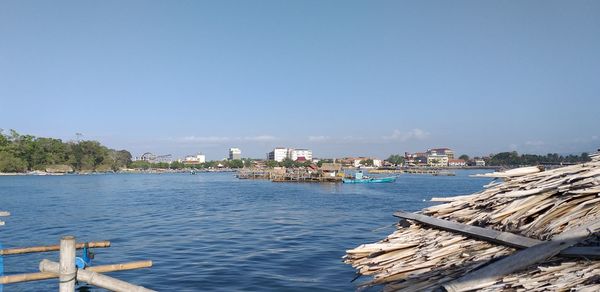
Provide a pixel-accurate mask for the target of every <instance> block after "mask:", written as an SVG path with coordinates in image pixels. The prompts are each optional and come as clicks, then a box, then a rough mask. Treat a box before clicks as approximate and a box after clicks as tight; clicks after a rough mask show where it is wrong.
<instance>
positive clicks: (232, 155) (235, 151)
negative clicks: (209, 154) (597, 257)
mask: <svg viewBox="0 0 600 292" xmlns="http://www.w3.org/2000/svg"><path fill="white" fill-rule="evenodd" d="M236 159H242V150H240V149H239V148H229V160H236Z"/></svg>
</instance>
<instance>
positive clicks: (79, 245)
mask: <svg viewBox="0 0 600 292" xmlns="http://www.w3.org/2000/svg"><path fill="white" fill-rule="evenodd" d="M86 245H87V247H90V248H101V247H110V241H107V240H105V241H92V242H81V243H77V244H76V245H75V248H76V249H82V248H84V247H85V246H86ZM57 250H60V245H44V246H32V247H20V248H7V249H2V250H0V255H11V254H24V253H33V252H47V251H57Z"/></svg>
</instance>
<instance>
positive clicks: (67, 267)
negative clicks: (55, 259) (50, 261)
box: [56, 236, 77, 292]
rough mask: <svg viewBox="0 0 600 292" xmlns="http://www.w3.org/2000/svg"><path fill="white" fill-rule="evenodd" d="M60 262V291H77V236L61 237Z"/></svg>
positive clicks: (58, 272)
mask: <svg viewBox="0 0 600 292" xmlns="http://www.w3.org/2000/svg"><path fill="white" fill-rule="evenodd" d="M59 258H60V264H59V265H58V266H57V269H56V273H57V274H59V279H60V282H59V284H58V291H59V292H75V280H76V279H77V268H76V267H75V237H74V236H63V238H61V239H60V256H59Z"/></svg>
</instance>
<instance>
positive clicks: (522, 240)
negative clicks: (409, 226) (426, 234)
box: [394, 211, 541, 248]
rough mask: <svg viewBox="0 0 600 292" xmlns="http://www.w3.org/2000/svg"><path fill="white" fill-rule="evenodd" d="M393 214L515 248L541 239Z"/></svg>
mask: <svg viewBox="0 0 600 292" xmlns="http://www.w3.org/2000/svg"><path fill="white" fill-rule="evenodd" d="M394 216H396V217H399V218H404V219H410V220H413V221H417V222H419V223H422V224H425V225H429V226H432V227H435V228H437V229H442V230H446V231H452V232H457V233H460V234H465V235H468V236H471V237H475V238H478V239H483V240H485V241H491V242H494V243H498V244H502V245H507V246H511V247H516V248H527V247H530V246H534V245H536V244H539V243H540V242H541V241H539V240H537V239H534V238H529V237H526V236H522V235H517V234H514V233H510V232H502V231H498V230H493V229H489V228H483V227H478V226H473V225H468V224H463V223H458V222H453V221H449V220H444V219H439V218H434V217H431V216H427V215H422V214H415V213H410V212H405V211H397V212H396V213H394Z"/></svg>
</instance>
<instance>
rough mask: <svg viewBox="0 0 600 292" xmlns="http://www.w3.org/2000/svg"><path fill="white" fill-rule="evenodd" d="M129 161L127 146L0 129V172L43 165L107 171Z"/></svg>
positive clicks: (40, 167)
mask: <svg viewBox="0 0 600 292" xmlns="http://www.w3.org/2000/svg"><path fill="white" fill-rule="evenodd" d="M129 163H131V154H130V153H129V151H127V150H114V149H109V148H107V147H106V146H103V145H101V144H100V143H99V142H97V141H68V142H63V141H62V140H60V139H54V138H44V137H35V136H32V135H21V134H19V133H17V132H16V131H14V130H10V133H8V134H5V133H4V132H3V131H2V130H1V129H0V172H24V171H28V170H46V169H47V168H59V169H61V168H62V169H65V167H66V166H69V167H71V168H72V169H73V170H75V171H110V170H118V169H120V168H122V167H126V166H127V165H128V164H129Z"/></svg>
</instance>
